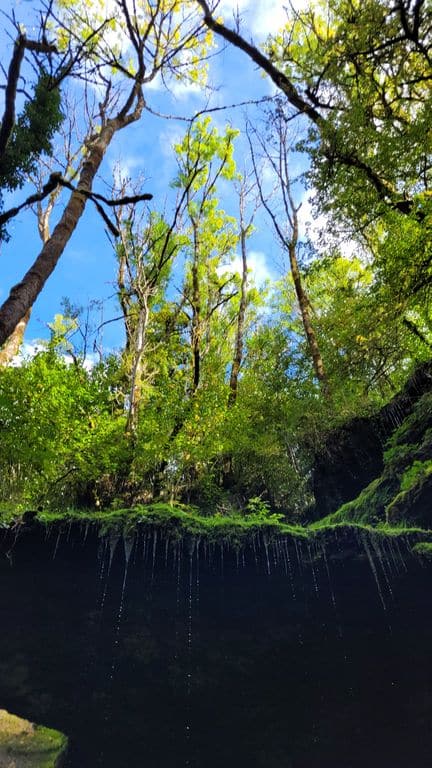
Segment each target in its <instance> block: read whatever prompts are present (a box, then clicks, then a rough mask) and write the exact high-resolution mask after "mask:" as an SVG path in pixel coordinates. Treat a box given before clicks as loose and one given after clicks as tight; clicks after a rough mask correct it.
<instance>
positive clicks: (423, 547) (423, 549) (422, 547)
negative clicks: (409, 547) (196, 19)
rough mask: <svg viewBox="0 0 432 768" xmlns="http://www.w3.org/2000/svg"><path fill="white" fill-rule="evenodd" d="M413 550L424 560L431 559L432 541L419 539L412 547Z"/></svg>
mask: <svg viewBox="0 0 432 768" xmlns="http://www.w3.org/2000/svg"><path fill="white" fill-rule="evenodd" d="M413 552H414V553H415V554H416V555H418V556H419V557H421V558H422V559H424V560H432V542H430V541H419V543H418V544H415V546H414V547H413Z"/></svg>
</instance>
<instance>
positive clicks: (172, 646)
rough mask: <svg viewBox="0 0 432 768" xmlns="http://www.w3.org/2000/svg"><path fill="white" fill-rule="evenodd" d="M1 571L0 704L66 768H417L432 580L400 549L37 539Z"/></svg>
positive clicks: (377, 544)
mask: <svg viewBox="0 0 432 768" xmlns="http://www.w3.org/2000/svg"><path fill="white" fill-rule="evenodd" d="M10 543H11V542H10V540H8V539H7V537H6V538H5V540H4V542H3V550H2V552H3V554H1V555H0V620H1V634H0V706H2V707H5V708H7V709H9V710H10V711H14V712H16V713H17V714H20V715H23V716H25V717H29V718H30V719H33V720H35V721H37V722H43V723H45V724H47V725H51V726H53V727H55V728H58V729H60V730H62V731H64V732H65V733H66V734H68V735H69V737H70V739H71V749H70V752H69V757H68V763H67V768H96V766H104V767H105V768H127V767H129V766H143V767H144V766H145V768H167V767H168V766H170V768H173V766H176V768H177V767H181V766H191V767H194V768H198V767H199V768H203V767H204V766H206V767H208V768H221V767H222V766H223V767H224V768H234V767H235V768H239V767H240V768H241V767H242V766H244V767H245V768H246V766H248V768H249V767H251V768H264V766H265V768H315V767H316V768H318V766H319V768H360V766H361V767H362V768H364V766H367V767H368V768H398V767H399V766H400V767H401V768H402V766H404V768H406V767H407V766H410V767H412V768H429V767H430V765H431V754H432V728H431V725H432V722H431V721H432V661H431V658H432V655H431V650H430V649H431V647H432V642H431V641H432V617H431V611H430V593H431V589H430V577H431V574H432V568H431V566H430V565H428V566H425V565H424V564H422V563H421V562H420V561H418V560H417V559H416V558H414V557H413V556H412V554H411V548H410V545H409V543H408V541H406V540H404V539H398V540H396V539H387V540H384V539H379V538H377V537H373V536H370V535H369V534H368V535H365V534H364V533H362V534H358V535H355V534H353V533H351V534H343V533H342V532H339V533H338V534H336V537H335V538H334V539H333V540H332V541H327V543H326V544H324V542H323V541H318V542H306V541H300V540H296V541H294V540H289V539H279V540H278V541H276V542H272V541H270V540H268V539H267V538H262V537H260V536H256V537H255V538H254V539H253V540H251V542H250V546H249V547H248V548H246V549H245V550H241V551H236V550H231V549H229V548H228V547H227V546H225V547H220V546H216V545H213V546H212V545H209V544H208V543H207V542H204V541H199V540H188V541H184V542H177V543H171V542H167V541H166V540H164V539H163V537H162V536H161V534H159V536H158V535H157V532H156V531H155V532H153V531H151V532H147V533H143V532H141V533H140V534H139V535H138V536H136V537H135V538H127V539H126V540H123V539H122V538H120V537H116V536H111V537H109V538H108V539H107V540H98V539H97V536H96V535H95V533H94V531H92V530H90V532H89V531H88V530H86V531H84V530H83V531H81V532H79V531H78V529H75V528H73V529H72V531H70V530H69V531H66V532H65V533H62V534H60V535H59V534H58V532H54V531H53V532H52V533H51V534H50V535H49V536H48V537H47V538H45V536H44V535H43V534H42V532H40V531H38V530H36V531H35V532H32V533H26V534H23V535H22V536H20V537H19V538H18V541H17V542H16V544H15V546H14V548H13V551H12V552H11V551H10Z"/></svg>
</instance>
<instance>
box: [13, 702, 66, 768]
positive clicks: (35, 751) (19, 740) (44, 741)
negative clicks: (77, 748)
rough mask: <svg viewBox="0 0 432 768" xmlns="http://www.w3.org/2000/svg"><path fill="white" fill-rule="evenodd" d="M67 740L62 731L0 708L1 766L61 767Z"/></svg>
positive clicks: (25, 767)
mask: <svg viewBox="0 0 432 768" xmlns="http://www.w3.org/2000/svg"><path fill="white" fill-rule="evenodd" d="M67 743H68V740H67V738H66V736H64V735H63V734H62V733H60V731H55V730H53V729H52V728H45V727H44V726H42V725H34V724H33V723H30V722H29V721H28V720H24V719H22V718H21V717H17V716H16V715H12V714H10V712H7V711H6V710H5V709H0V766H5V767H7V768H60V766H61V764H62V762H63V758H64V755H65V752H66V749H67Z"/></svg>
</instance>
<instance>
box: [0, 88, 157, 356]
mask: <svg viewBox="0 0 432 768" xmlns="http://www.w3.org/2000/svg"><path fill="white" fill-rule="evenodd" d="M135 100H136V106H135V108H134V109H133V111H132V112H130V113H129V112H128V109H129V108H130V107H131V106H132V104H133V101H135ZM143 107H144V100H143V98H142V95H141V92H140V90H138V91H137V90H136V89H135V90H133V92H132V94H131V96H130V97H129V99H128V101H127V104H126V106H125V108H123V109H122V110H121V111H120V112H119V113H118V115H117V116H116V117H114V118H110V119H107V120H106V121H105V122H104V123H103V125H102V128H101V131H100V133H95V134H93V136H92V137H91V139H90V140H89V141H88V143H87V145H86V149H87V156H86V159H85V161H84V163H83V167H82V171H81V173H80V177H79V181H78V186H77V189H76V190H74V191H73V192H72V193H71V196H70V198H69V201H68V203H67V204H66V207H65V209H64V211H63V214H62V216H61V218H60V221H59V222H58V224H57V225H56V227H55V228H54V231H53V233H52V235H51V237H50V238H49V240H48V241H47V242H46V243H45V244H44V246H43V248H42V250H41V252H40V254H39V256H38V257H37V258H36V260H35V262H34V263H33V265H32V266H31V267H30V269H29V270H28V272H27V273H26V274H25V275H24V277H23V279H22V280H21V282H20V283H18V284H17V285H15V286H14V287H13V288H12V289H11V292H10V294H9V296H8V298H7V299H6V301H5V302H4V303H3V304H2V306H1V307H0V345H3V344H4V343H5V342H6V340H7V339H8V337H9V336H10V334H11V333H13V331H14V329H15V328H16V326H17V324H18V322H19V321H20V320H21V319H22V318H23V317H24V316H25V315H26V313H27V312H28V311H29V309H30V308H31V307H32V306H33V304H34V302H35V300H36V299H37V297H38V296H39V293H40V292H41V290H42V288H43V287H44V285H45V283H46V281H47V280H48V278H49V277H50V275H51V274H52V272H53V270H54V269H55V267H56V265H57V263H58V261H59V259H60V256H61V255H62V253H63V251H64V249H65V247H66V245H67V244H68V242H69V240H70V238H71V236H72V233H73V232H74V230H75V227H76V226H77V224H78V222H79V220H80V218H81V216H82V214H83V212H84V208H85V204H86V201H87V198H86V196H85V195H83V194H82V191H84V192H87V193H89V192H91V190H92V185H93V181H94V178H95V176H96V174H97V172H98V170H99V168H100V165H101V163H102V160H103V157H104V155H105V152H106V150H107V148H108V146H109V144H110V142H111V140H112V138H113V136H114V134H115V133H116V132H117V131H118V130H120V129H121V128H124V127H125V126H126V125H129V123H131V122H134V121H135V120H138V118H139V117H140V115H141V113H142V110H143Z"/></svg>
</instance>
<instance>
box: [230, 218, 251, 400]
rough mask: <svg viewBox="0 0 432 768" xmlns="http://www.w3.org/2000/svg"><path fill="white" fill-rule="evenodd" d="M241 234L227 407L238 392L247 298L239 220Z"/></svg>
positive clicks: (244, 255) (244, 262)
mask: <svg viewBox="0 0 432 768" xmlns="http://www.w3.org/2000/svg"><path fill="white" fill-rule="evenodd" d="M240 226H241V232H240V246H241V257H242V279H241V286H240V304H239V310H238V315H237V329H236V338H235V347H234V358H233V362H232V366H231V375H230V383H229V385H230V393H229V396H228V406H232V405H234V403H235V401H236V400H237V390H238V377H239V373H240V367H241V364H242V360H243V344H244V325H245V315H246V298H247V251H246V229H245V226H244V222H243V221H242V220H240Z"/></svg>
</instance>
